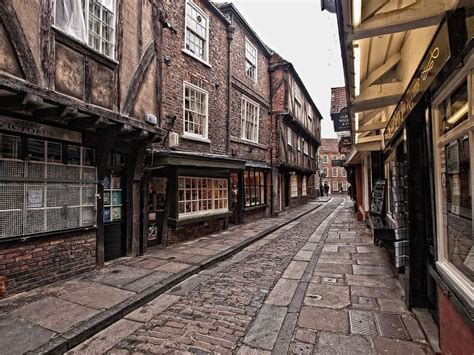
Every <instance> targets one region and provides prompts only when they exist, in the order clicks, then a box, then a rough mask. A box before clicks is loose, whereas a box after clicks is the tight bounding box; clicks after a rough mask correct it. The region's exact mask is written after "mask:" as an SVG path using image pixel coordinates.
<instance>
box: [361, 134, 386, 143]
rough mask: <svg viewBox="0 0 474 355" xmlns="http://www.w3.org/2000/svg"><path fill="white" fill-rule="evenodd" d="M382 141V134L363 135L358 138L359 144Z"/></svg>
mask: <svg viewBox="0 0 474 355" xmlns="http://www.w3.org/2000/svg"><path fill="white" fill-rule="evenodd" d="M381 141H382V135H381V134H377V135H376V136H367V137H361V138H359V139H358V141H357V144H362V143H373V142H381Z"/></svg>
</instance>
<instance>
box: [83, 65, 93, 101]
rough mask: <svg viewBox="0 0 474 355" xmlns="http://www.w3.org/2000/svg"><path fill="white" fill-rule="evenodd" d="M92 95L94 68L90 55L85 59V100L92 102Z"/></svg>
mask: <svg viewBox="0 0 474 355" xmlns="http://www.w3.org/2000/svg"><path fill="white" fill-rule="evenodd" d="M91 96H92V68H91V60H90V59H89V57H85V59H84V102H87V103H90V102H91Z"/></svg>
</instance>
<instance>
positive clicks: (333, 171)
mask: <svg viewBox="0 0 474 355" xmlns="http://www.w3.org/2000/svg"><path fill="white" fill-rule="evenodd" d="M332 177H337V168H332Z"/></svg>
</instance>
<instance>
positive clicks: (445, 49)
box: [384, 21, 451, 145]
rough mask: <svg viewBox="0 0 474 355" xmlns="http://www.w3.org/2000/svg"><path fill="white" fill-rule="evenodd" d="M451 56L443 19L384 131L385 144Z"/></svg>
mask: <svg viewBox="0 0 474 355" xmlns="http://www.w3.org/2000/svg"><path fill="white" fill-rule="evenodd" d="M450 56H451V51H450V45H449V33H448V22H447V21H444V23H443V25H442V26H441V27H440V29H439V31H438V33H437V34H436V37H435V38H434V40H433V42H432V44H431V46H430V48H429V50H428V52H427V53H426V54H425V57H424V59H423V61H422V62H421V63H420V65H419V66H418V69H417V70H416V72H415V75H414V76H413V78H412V79H411V81H410V84H409V85H408V88H407V90H406V91H405V94H404V95H403V96H402V99H401V100H400V102H399V103H398V106H397V107H396V109H395V111H394V112H393V114H392V116H391V117H390V120H389V121H388V124H387V128H386V129H385V132H384V139H385V144H386V145H387V144H388V142H389V141H390V140H391V139H392V137H393V136H394V135H395V134H396V133H397V132H398V130H399V129H400V127H401V126H402V124H403V122H405V120H406V118H407V117H408V115H409V114H410V112H411V110H412V109H413V108H414V107H415V105H416V104H417V103H418V102H419V101H420V99H421V97H422V96H423V94H424V93H425V91H426V90H427V89H428V87H429V86H430V85H431V83H432V82H433V81H434V79H435V78H436V76H437V75H438V73H439V72H440V71H441V69H442V68H443V66H444V65H445V64H446V62H447V61H448V59H449V58H450Z"/></svg>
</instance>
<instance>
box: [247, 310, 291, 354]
mask: <svg viewBox="0 0 474 355" xmlns="http://www.w3.org/2000/svg"><path fill="white" fill-rule="evenodd" d="M286 311H287V308H286V307H279V306H273V305H268V304H266V305H263V307H262V308H261V309H260V312H259V313H258V315H257V318H256V319H255V321H254V322H253V324H252V326H251V327H250V329H249V330H248V332H247V334H246V335H245V338H244V343H245V344H247V345H249V346H252V347H256V348H260V349H264V350H272V349H273V346H274V345H275V342H276V340H277V337H278V333H279V332H280V328H281V326H282V324H283V321H284V319H285V315H286Z"/></svg>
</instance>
